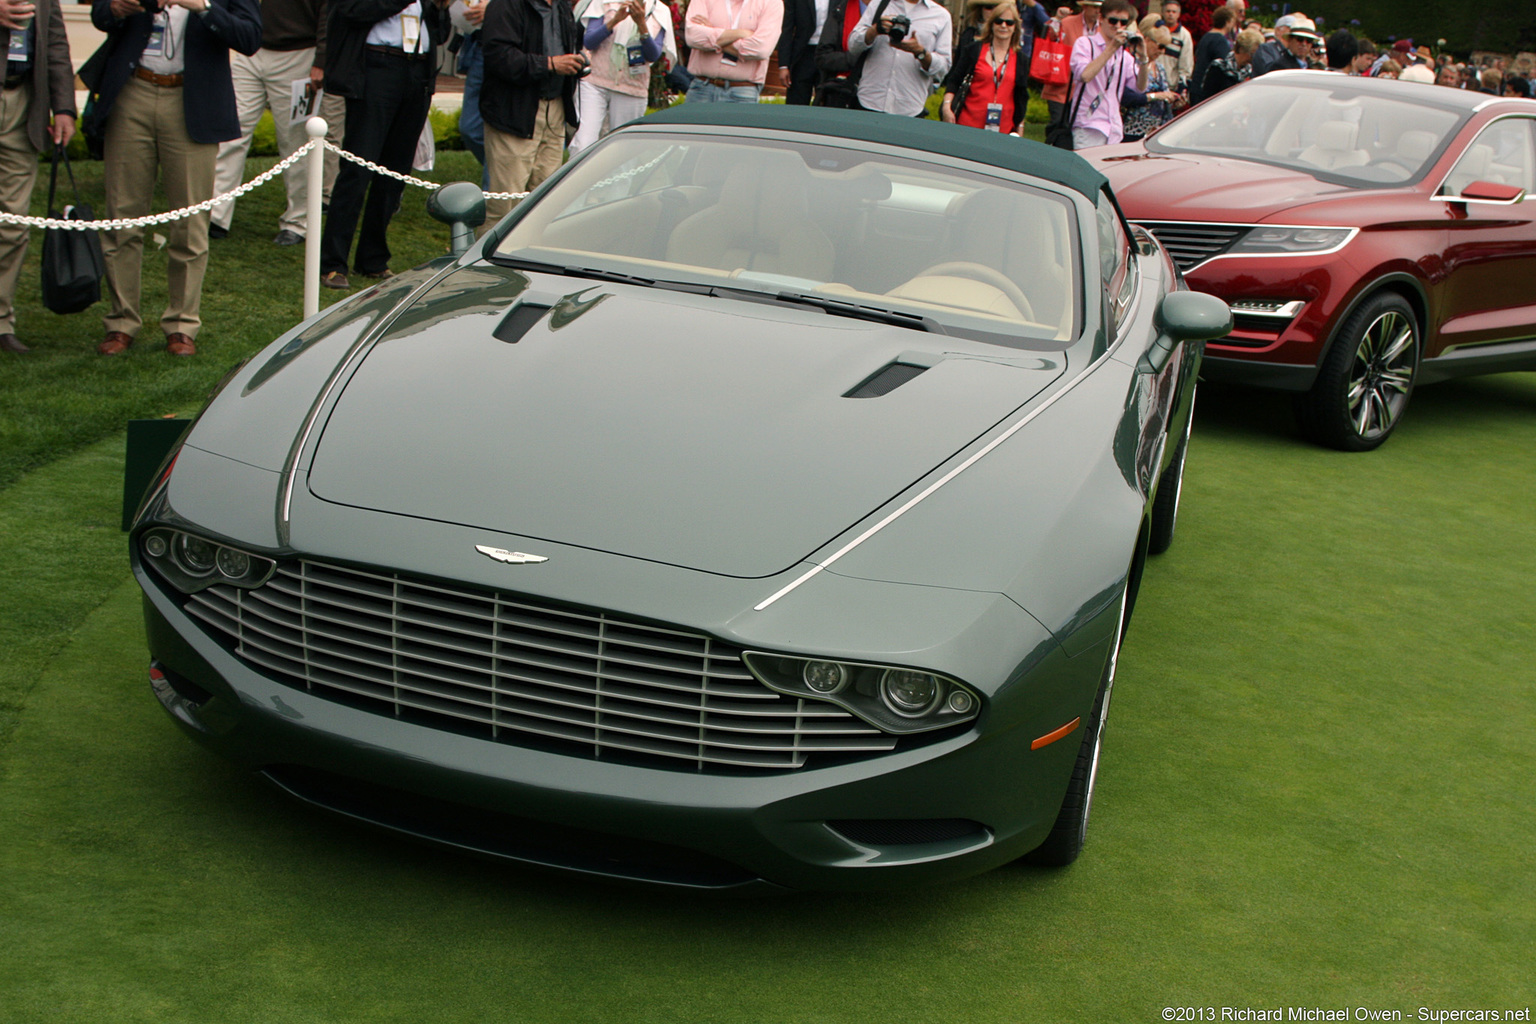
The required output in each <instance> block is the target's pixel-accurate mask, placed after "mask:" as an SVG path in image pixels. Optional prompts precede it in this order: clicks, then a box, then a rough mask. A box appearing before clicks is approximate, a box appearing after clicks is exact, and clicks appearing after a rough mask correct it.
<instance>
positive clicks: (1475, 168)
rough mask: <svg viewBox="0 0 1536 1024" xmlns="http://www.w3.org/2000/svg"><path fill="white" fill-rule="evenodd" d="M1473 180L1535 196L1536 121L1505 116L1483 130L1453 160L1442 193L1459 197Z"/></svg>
mask: <svg viewBox="0 0 1536 1024" xmlns="http://www.w3.org/2000/svg"><path fill="white" fill-rule="evenodd" d="M1474 181H1491V182H1493V183H1494V184H1497V185H1514V186H1516V187H1518V188H1523V189H1525V190H1526V192H1529V193H1536V119H1532V118H1529V117H1506V118H1504V119H1503V120H1500V121H1495V122H1493V123H1492V124H1490V125H1489V126H1488V127H1487V128H1484V129H1483V131H1482V132H1481V133H1480V134H1479V135H1478V136H1477V138H1476V139H1474V140H1473V141H1472V145H1470V146H1468V147H1467V151H1466V152H1465V153H1464V154H1462V157H1461V159H1460V160H1458V161H1456V167H1455V168H1454V169H1453V170H1452V171H1451V173H1450V175H1449V176H1448V177H1447V178H1446V179H1445V187H1444V188H1443V189H1442V190H1441V194H1442V195H1450V196H1457V195H1461V191H1462V189H1464V188H1466V187H1467V186H1468V185H1470V184H1472V183H1473V182H1474Z"/></svg>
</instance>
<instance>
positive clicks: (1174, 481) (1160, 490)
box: [1147, 392, 1195, 555]
mask: <svg viewBox="0 0 1536 1024" xmlns="http://www.w3.org/2000/svg"><path fill="white" fill-rule="evenodd" d="M1194 425H1195V395H1194V392H1190V395H1189V416H1188V418H1186V419H1185V420H1184V430H1183V431H1182V432H1181V433H1180V434H1179V444H1178V447H1177V448H1175V449H1174V451H1173V461H1172V462H1170V463H1169V464H1168V468H1167V469H1166V470H1164V471H1163V479H1162V481H1161V482H1160V483H1159V484H1158V485H1157V497H1156V498H1154V499H1153V500H1152V526H1151V529H1150V530H1149V531H1148V538H1147V553H1148V554H1150V555H1160V554H1162V553H1163V552H1164V551H1167V550H1168V548H1169V547H1170V546H1171V545H1172V544H1173V531H1174V528H1175V527H1176V526H1178V524H1179V495H1180V494H1181V493H1182V492H1183V490H1184V456H1185V454H1186V453H1187V452H1188V451H1189V432H1190V429H1191V428H1192V427H1193V426H1194Z"/></svg>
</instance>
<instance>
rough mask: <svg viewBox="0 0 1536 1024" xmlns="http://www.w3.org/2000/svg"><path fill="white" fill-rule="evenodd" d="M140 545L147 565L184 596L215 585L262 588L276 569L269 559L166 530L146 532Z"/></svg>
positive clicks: (194, 536) (140, 536)
mask: <svg viewBox="0 0 1536 1024" xmlns="http://www.w3.org/2000/svg"><path fill="white" fill-rule="evenodd" d="M138 543H139V554H140V555H141V556H142V558H143V560H144V563H145V564H146V565H148V566H150V567H151V568H153V569H154V570H155V572H157V573H159V574H160V576H162V577H164V579H165V581H166V582H167V583H169V584H170V585H171V586H173V587H175V588H176V589H177V590H179V591H181V592H182V593H183V594H192V593H196V592H197V591H199V590H203V589H204V588H207V587H211V586H213V585H214V584H215V583H228V584H230V585H232V586H236V587H246V588H248V589H249V588H254V587H259V586H261V585H262V584H263V583H265V582H267V580H268V579H270V578H271V577H272V571H273V570H274V569H276V568H277V563H276V562H275V561H273V560H272V559H270V558H263V557H262V556H260V555H253V554H251V553H250V552H248V551H241V550H240V549H239V548H233V547H230V546H229V545H228V544H220V543H218V542H217V541H211V540H209V539H208V538H206V537H200V536H198V535H197V534H195V533H187V532H185V531H183V530H171V529H167V528H166V527H163V526H156V527H152V528H150V529H148V530H145V531H144V532H143V533H141V534H140V535H139V539H138Z"/></svg>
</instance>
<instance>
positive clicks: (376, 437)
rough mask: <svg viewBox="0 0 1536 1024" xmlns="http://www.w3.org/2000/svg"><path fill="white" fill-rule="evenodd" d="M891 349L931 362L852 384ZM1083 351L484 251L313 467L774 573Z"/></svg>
mask: <svg viewBox="0 0 1536 1024" xmlns="http://www.w3.org/2000/svg"><path fill="white" fill-rule="evenodd" d="M514 305H521V306H522V307H524V308H528V307H534V306H542V305H548V306H550V307H552V308H551V309H550V311H549V312H547V313H545V312H542V311H540V310H537V309H533V310H532V312H530V313H527V314H523V315H509V313H508V309H509V306H514ZM524 317H526V319H525V318H524ZM893 362H907V363H911V364H914V365H917V366H922V365H924V364H927V365H928V368H926V369H924V370H923V371H922V372H920V373H918V374H917V375H916V376H915V377H912V378H911V379H909V380H906V381H905V382H904V383H901V384H900V386H897V387H895V388H894V389H893V390H890V391H889V392H888V393H886V394H884V395H881V396H879V397H872V398H849V397H845V395H846V394H847V392H849V391H850V390H852V389H854V388H855V387H857V386H858V385H859V384H860V383H861V382H863V381H865V380H866V379H867V378H869V377H870V376H871V375H872V374H875V373H877V372H879V371H880V370H881V369H882V367H885V366H887V365H889V364H891V363H893ZM1065 363H1066V359H1065V356H1064V355H1063V354H1061V353H1031V352H1024V351H1019V350H1015V349H1008V348H1001V347H997V346H989V345H985V344H982V343H980V342H970V341H967V340H965V339H959V338H952V337H946V336H942V335H935V334H924V333H920V332H915V331H912V330H907V329H902V328H898V327H892V326H886V325H881V324H874V323H869V322H866V321H861V320H853V319H848V318H844V317H834V316H829V315H827V314H824V313H821V312H820V311H817V310H806V309H802V308H796V307H784V306H779V305H764V304H760V303H755V302H744V301H738V300H735V299H727V298H717V297H711V296H701V295H691V294H680V293H668V292H657V291H654V290H650V289H645V288H642V287H638V286H631V285H606V284H605V285H596V286H590V287H588V286H586V283H585V282H581V281H577V280H573V279H570V278H561V277H552V276H545V275H538V274H530V275H524V274H521V273H516V272H512V271H507V270H501V269H494V270H493V269H488V268H485V267H483V266H482V267H475V268H468V269H466V270H461V271H459V272H458V273H456V274H454V275H450V276H449V277H448V278H447V279H446V280H445V281H444V282H442V283H440V284H439V285H438V286H437V288H436V289H435V290H434V291H433V292H432V293H431V295H430V296H429V297H428V299H427V300H426V301H419V300H418V302H417V303H415V304H414V306H413V307H412V308H410V309H408V310H406V312H405V313H404V314H403V315H401V316H400V317H398V318H397V319H396V320H395V322H394V323H393V324H392V325H391V327H390V328H389V329H388V331H387V332H386V333H385V335H384V336H383V337H382V338H381V340H380V341H379V342H378V343H377V344H375V345H373V346H372V347H371V349H370V350H369V351H368V353H367V355H366V357H365V358H364V359H363V360H362V362H361V364H360V365H359V366H358V368H357V369H356V371H355V372H354V373H353V374H352V375H351V376H350V378H349V379H348V380H347V383H346V385H345V389H344V390H343V392H342V393H341V395H340V398H339V399H338V400H337V401H336V404H335V406H334V408H333V409H332V410H331V411H330V413H329V416H328V417H327V419H326V422H325V425H324V430H323V433H322V434H321V437H320V440H319V443H318V445H317V447H316V450H315V454H314V457H313V460H312V463H311V466H310V472H309V478H308V486H309V488H310V490H311V492H312V493H314V494H315V495H316V496H317V497H319V498H321V499H323V500H325V501H328V502H333V503H337V504H343V505H349V506H355V507H361V508H367V509H373V510H378V511H382V512H389V513H394V514H400V515H408V516H415V517H420V518H422V519H429V520H437V521H441V522H445V523H454V524H459V525H464V526H470V527H475V528H483V529H485V530H487V531H494V532H495V533H498V534H516V535H519V536H520V537H527V538H531V539H543V540H548V541H554V542H559V543H562V544H569V545H576V546H580V547H586V548H591V549H595V550H600V551H606V552H610V553H614V554H620V555H626V556H631V557H635V558H643V559H649V560H653V561H658V562H664V563H668V564H673V565H679V566H684V567H688V568H693V569H700V570H704V571H707V572H712V573H719V574H723V575H729V576H743V577H762V576H769V575H773V574H775V573H778V572H782V571H783V570H785V569H786V568H788V567H790V566H791V565H793V564H794V563H796V562H798V561H800V560H802V559H804V558H805V557H806V556H808V555H810V554H812V553H813V552H815V551H816V550H817V549H818V548H820V547H822V546H823V545H825V544H826V543H827V542H828V541H829V540H831V539H833V538H835V537H836V536H837V535H839V534H840V533H843V532H844V531H846V530H847V529H848V528H849V527H850V526H852V525H854V524H855V523H857V522H859V521H860V520H861V519H863V518H865V517H866V516H868V515H869V513H870V512H871V511H873V510H875V509H877V508H878V507H880V506H881V505H883V504H885V503H886V502H888V501H890V500H891V498H893V497H894V496H896V495H897V494H899V493H901V492H902V491H903V490H905V489H906V488H908V487H910V486H911V485H912V484H913V483H914V482H915V481H917V480H919V479H921V478H922V477H923V476H925V475H926V474H928V473H929V472H931V471H932V470H933V469H934V468H935V467H936V466H938V465H940V464H941V463H943V462H944V461H945V460H946V459H948V458H950V457H951V456H952V455H953V454H954V453H955V452H957V451H959V450H960V449H962V448H964V447H965V446H966V445H968V444H969V443H971V442H972V441H974V440H975V439H976V438H977V437H978V436H979V435H981V434H983V433H985V432H986V431H987V430H988V429H989V428H990V427H992V426H994V425H995V424H996V423H997V422H998V421H999V420H1001V419H1003V418H1004V417H1006V416H1007V415H1008V414H1009V413H1010V412H1012V411H1013V410H1015V409H1017V408H1018V407H1019V406H1021V405H1023V404H1024V403H1025V402H1027V401H1028V400H1029V399H1030V398H1031V397H1033V396H1034V395H1036V394H1038V393H1039V392H1040V391H1042V390H1043V389H1045V388H1047V387H1048V386H1049V385H1050V384H1051V383H1052V381H1054V380H1057V379H1058V378H1059V377H1060V376H1061V374H1062V371H1063V369H1064V368H1065ZM490 542H492V540H491V539H490V538H488V543H490ZM530 553H533V554H537V552H536V551H531V552H530Z"/></svg>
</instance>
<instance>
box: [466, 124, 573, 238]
mask: <svg viewBox="0 0 1536 1024" xmlns="http://www.w3.org/2000/svg"><path fill="white" fill-rule="evenodd" d="M564 152H565V102H564V101H563V100H561V99H560V97H558V96H557V97H555V98H554V99H552V100H540V101H539V112H538V115H537V116H536V117H535V118H534V121H533V138H531V139H524V138H520V137H518V136H516V135H512V134H511V133H509V132H504V131H501V130H500V129H498V128H495V127H492V126H491V125H486V126H485V170H486V173H487V174H488V175H489V176H490V179H491V191H492V192H527V191H529V190H530V189H533V188H537V187H538V186H539V185H540V184H542V183H543V181H544V179H545V178H547V177H549V176H550V175H551V174H554V173H555V171H557V170H558V169H559V168H560V157H561V156H562V154H563V153H564ZM510 209H512V201H511V200H510V199H488V200H486V203H485V222H486V224H488V225H489V224H495V223H496V222H497V221H498V220H500V219H501V218H502V217H504V216H506V213H507V211H508V210H510Z"/></svg>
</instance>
